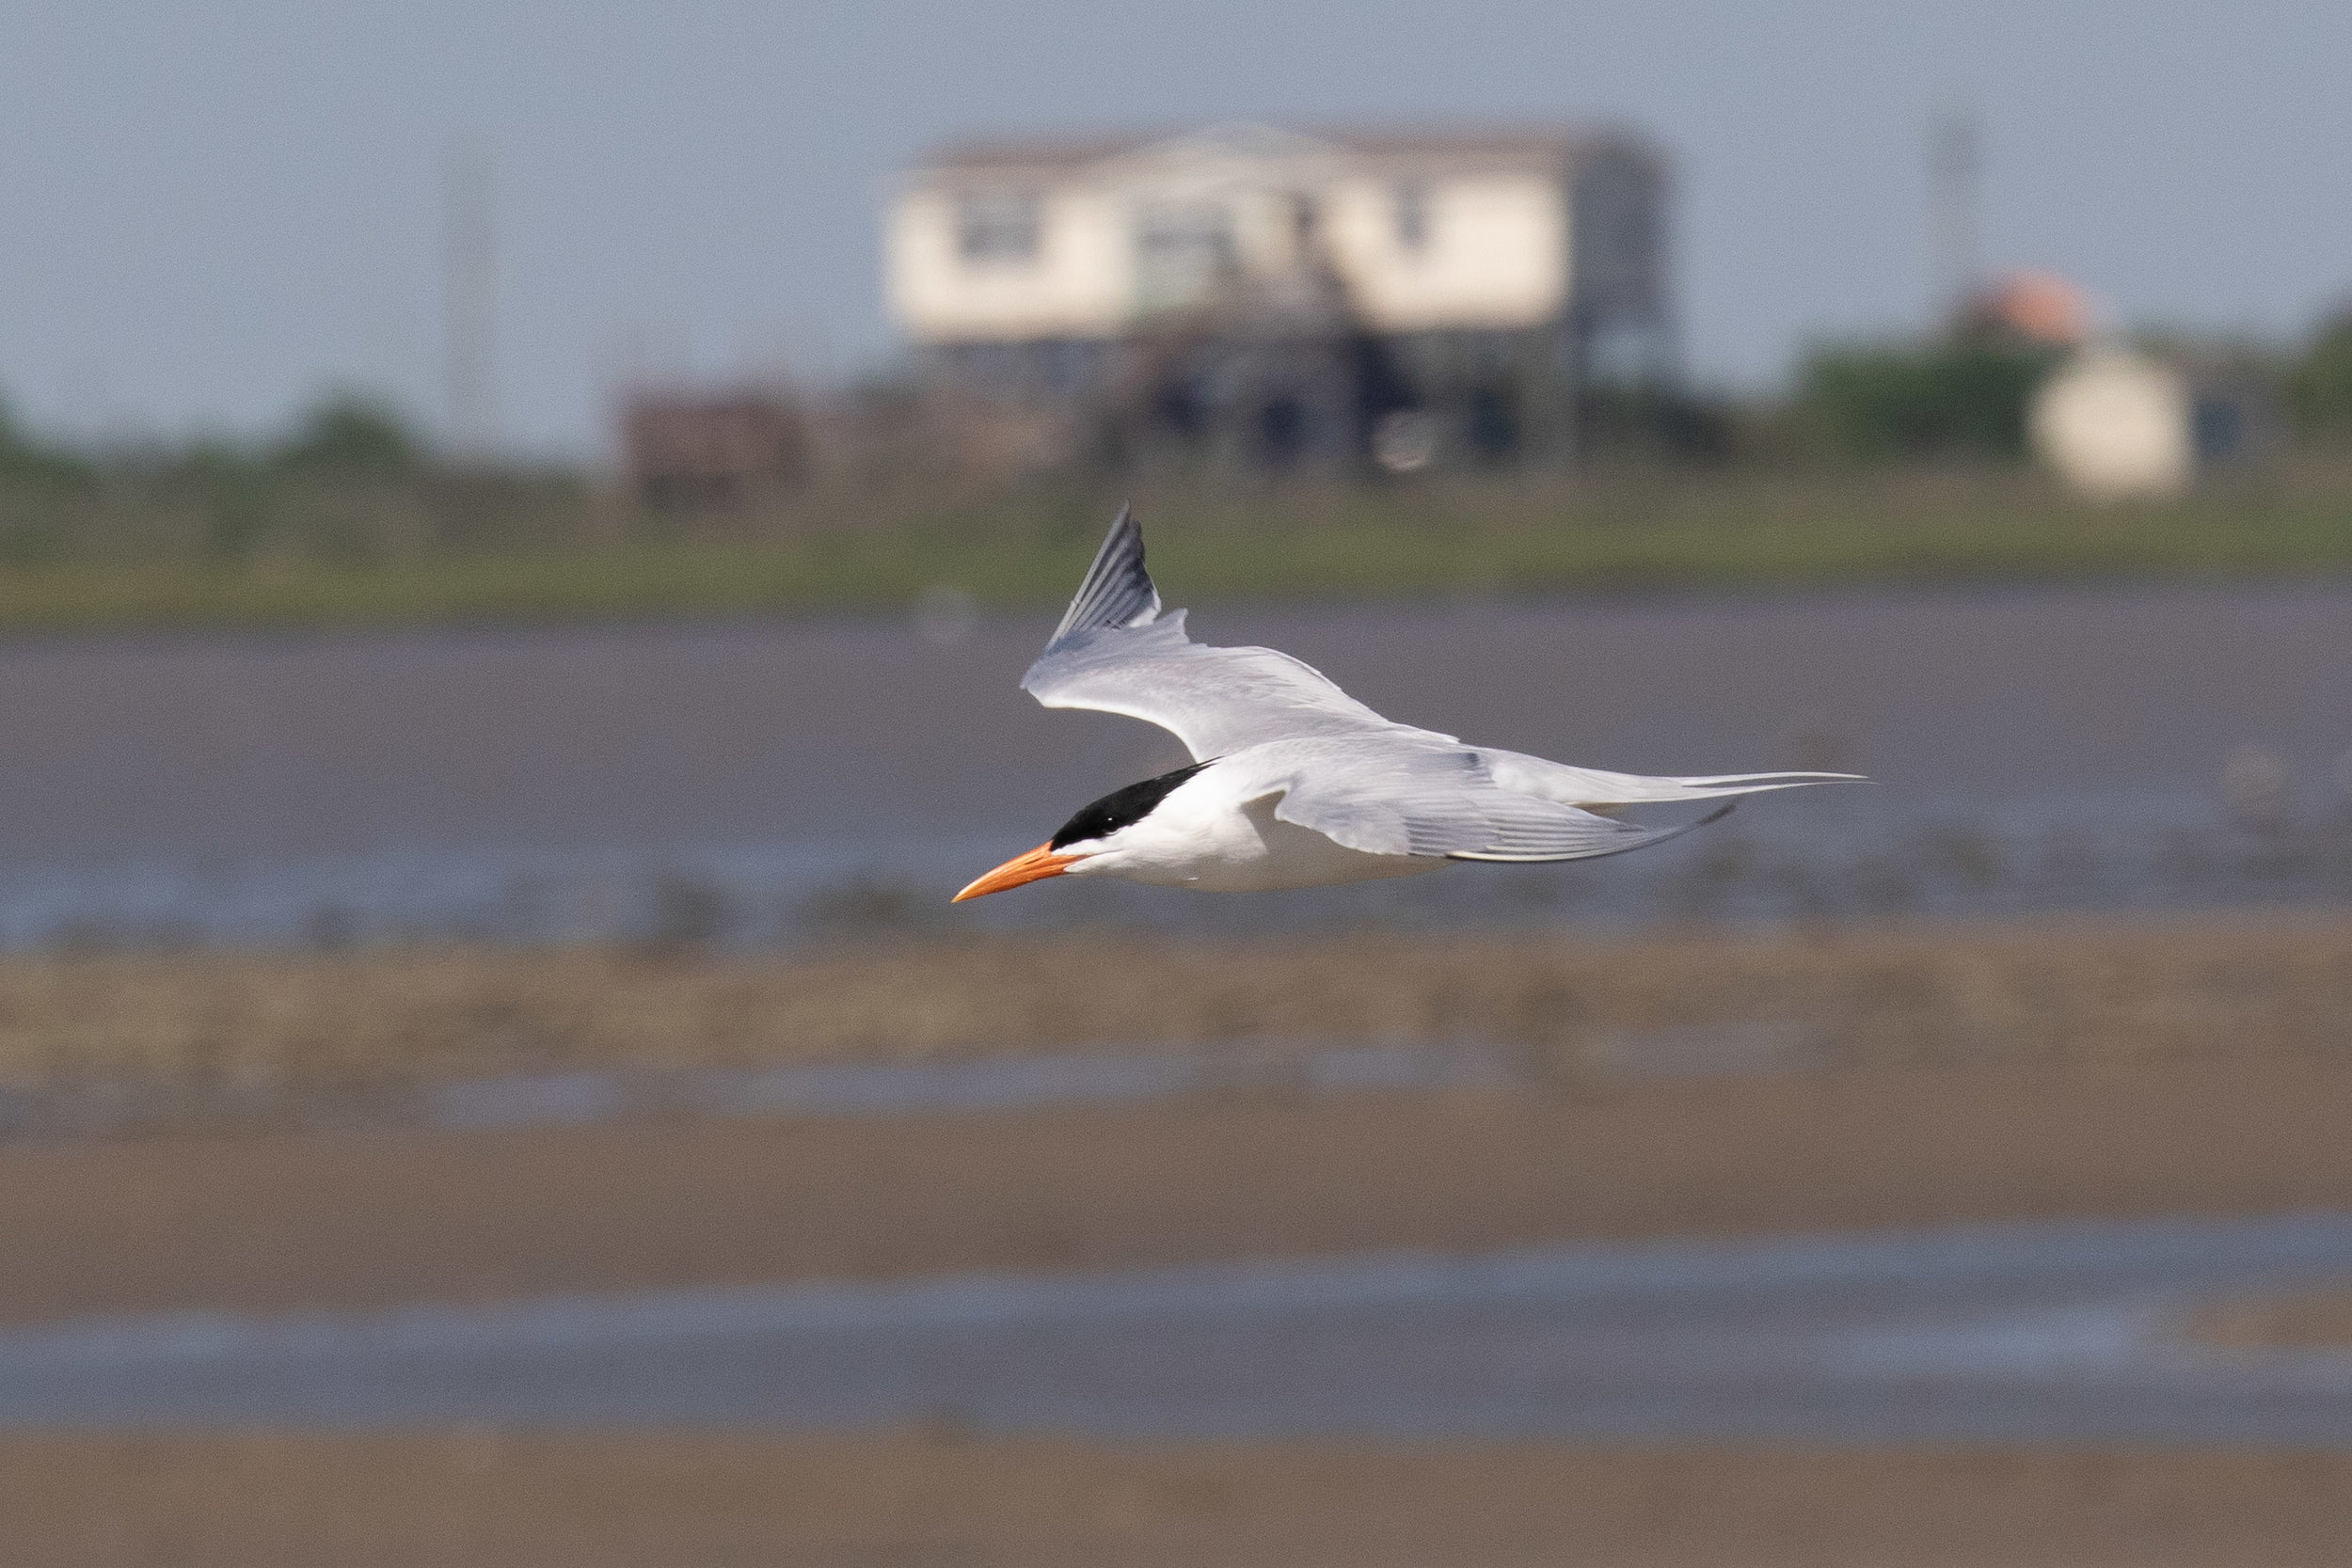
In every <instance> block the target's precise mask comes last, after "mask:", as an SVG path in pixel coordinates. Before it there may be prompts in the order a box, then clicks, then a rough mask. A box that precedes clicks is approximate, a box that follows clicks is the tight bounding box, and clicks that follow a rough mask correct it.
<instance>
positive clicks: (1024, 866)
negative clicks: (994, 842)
mask: <svg viewBox="0 0 2352 1568" xmlns="http://www.w3.org/2000/svg"><path fill="white" fill-rule="evenodd" d="M1085 858H1086V857H1084V856H1083V855H1065V854H1062V853H1060V852H1059V851H1057V850H1056V849H1055V847H1053V846H1052V845H1050V844H1041V845H1039V846H1038V847H1036V848H1034V849H1032V850H1030V851H1029V852H1028V853H1027V854H1025V855H1018V856H1015V857H1014V858H1013V859H1011V860H1009V861H1007V862H1006V863H1004V864H1002V865H1000V866H998V867H997V868H996V869H995V870H993V871H992V872H990V873H989V874H988V875H987V876H985V877H982V878H981V879H979V880H978V881H977V882H974V883H973V884H972V885H971V886H970V887H967V888H965V889H964V890H963V891H962V892H961V893H959V894H957V895H955V896H954V897H953V898H950V899H948V900H947V902H949V903H950V904H961V903H962V902H963V901H964V900H965V899H966V898H977V897H979V896H980V895H982V894H984V893H1002V892H1004V891H1005V889H1007V888H1009V887H1019V886H1020V885H1021V884H1022V883H1024V882H1034V881H1040V880H1042V879H1044V878H1047V877H1058V876H1060V875H1062V873H1064V872H1066V871H1068V870H1069V869H1070V868H1071V867H1072V866H1073V865H1074V864H1076V863H1078V862H1079V861H1081V860H1083V859H1085Z"/></svg>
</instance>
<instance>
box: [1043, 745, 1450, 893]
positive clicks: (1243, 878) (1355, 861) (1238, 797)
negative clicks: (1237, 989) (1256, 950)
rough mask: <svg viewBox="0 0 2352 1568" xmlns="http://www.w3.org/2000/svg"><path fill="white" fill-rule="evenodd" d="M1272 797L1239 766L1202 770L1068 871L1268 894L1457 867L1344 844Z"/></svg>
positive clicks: (1203, 889)
mask: <svg viewBox="0 0 2352 1568" xmlns="http://www.w3.org/2000/svg"><path fill="white" fill-rule="evenodd" d="M1245 796H1254V797H1255V798H1254V799H1245ZM1275 800H1276V797H1274V796H1271V795H1267V794H1264V793H1263V789H1262V786H1260V785H1259V784H1257V782H1256V781H1255V780H1254V779H1253V778H1252V777H1251V776H1250V774H1249V772H1248V770H1247V769H1245V768H1230V769H1229V768H1218V767H1211V768H1205V769H1203V770H1202V771H1201V772H1200V773H1199V774H1197V775H1196V776H1194V777H1193V778H1190V779H1187V780H1186V781H1185V782H1184V784H1180V785H1178V786H1177V787H1176V789H1175V790H1174V791H1172V792H1171V793H1170V794H1169V795H1168V799H1167V800H1163V801H1161V802H1160V803H1159V805H1158V806H1157V807H1156V808H1154V809H1153V810H1152V814H1151V815H1150V816H1146V817H1145V818H1143V820H1142V821H1140V822H1136V823H1134V824H1132V825H1130V826H1128V827H1125V828H1122V829H1120V831H1119V832H1116V833H1113V834H1112V835H1111V836H1110V837H1109V838H1107V839H1105V840H1104V846H1103V848H1102V850H1101V851H1100V852H1098V853H1096V854H1093V855H1089V857H1088V858H1087V859H1086V860H1084V861H1082V862H1080V863H1078V864H1076V865H1073V867H1071V873H1072V875H1073V876H1085V875H1089V874H1091V875H1104V874H1107V875H1110V876H1114V877H1123V878H1125V879H1128V880H1130V881H1136V882H1151V883H1154V884H1156V885H1159V886H1162V887H1188V888H1197V889H1199V890H1200V891H1201V892H1204V893H1270V892H1273V891H1275V890H1277V889H1280V888H1297V887H1323V886H1327V885H1329V884H1331V883H1335V882H1369V881H1376V880H1379V879H1383V878H1388V877H1417V876H1419V875H1421V874H1422V872H1424V871H1436V870H1438V869H1439V868H1440V867H1443V866H1446V865H1449V864H1452V862H1450V861H1446V860H1443V859H1440V858H1436V857H1429V856H1420V855H1370V854H1366V853H1364V852H1363V851H1361V850H1359V849H1349V848H1346V847H1343V846H1341V845H1338V844H1334V843H1332V842H1331V840H1329V839H1327V838H1326V837H1324V836H1323V834H1321V833H1319V832H1315V831H1314V830H1313V829H1311V828H1302V827H1300V826H1298V825H1297V824H1296V823H1293V822H1281V821H1278V820H1276V819H1275V816H1274V807H1275Z"/></svg>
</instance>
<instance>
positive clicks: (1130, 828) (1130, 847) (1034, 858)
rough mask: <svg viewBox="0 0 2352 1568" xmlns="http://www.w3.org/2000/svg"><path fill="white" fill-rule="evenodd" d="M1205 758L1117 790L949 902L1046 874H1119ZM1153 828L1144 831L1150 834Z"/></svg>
mask: <svg viewBox="0 0 2352 1568" xmlns="http://www.w3.org/2000/svg"><path fill="white" fill-rule="evenodd" d="M1207 766H1209V765H1208V764H1207V763H1205V762H1196V763H1194V764H1192V766H1190V767H1189V768H1177V769H1176V770H1175V771H1174V772H1173V773H1163V774H1161V775H1160V776H1159V777H1158V778H1156V779H1146V780H1144V781H1143V782H1142V783H1140V784H1129V785H1128V786H1127V787H1126V788H1124V789H1115V790H1113V791H1111V792H1110V793H1109V794H1108V795H1105V796H1104V797H1103V798H1102V799H1101V800H1097V801H1095V802H1093V803H1092V804H1091V805H1089V806H1085V807H1083V808H1081V809H1080V810H1079V812H1078V814H1077V815H1076V816H1073V817H1072V818H1071V819H1070V820H1069V821H1067V822H1065V823H1063V824H1062V825H1061V831H1060V832H1057V833H1056V834H1055V835H1054V836H1053V837H1052V838H1050V839H1048V840H1046V841H1045V842H1044V843H1043V844H1041V845H1039V846H1038V847H1036V848H1034V849H1032V850H1030V851H1029V852H1028V853H1027V854H1025V855H1016V856H1014V857H1013V858H1012V859H1011V860H1009V861H1007V862H1006V863H1004V864H1002V865H1000V866H998V867H997V868H996V869H995V870H993V871H992V872H990V873H988V875H986V876H985V877H981V878H979V879H977V880H976V881H974V882H973V883H971V885H969V886H968V887H966V888H965V889H964V890H963V891H962V892H961V893H959V894H957V895H955V897H954V898H953V899H952V900H950V902H952V903H957V904H961V903H962V902H963V901H964V900H965V899H966V898H977V897H979V896H980V895H983V894H990V893H1002V892H1004V891H1005V890H1006V889H1007V888H1014V887H1019V886H1020V885H1021V884H1022V883H1024V882H1036V881H1042V880H1043V879H1046V878H1048V877H1068V876H1073V875H1084V874H1087V873H1089V872H1104V871H1109V872H1116V871H1118V870H1119V868H1120V865H1121V863H1123V862H1125V861H1126V860H1127V859H1128V858H1129V857H1130V856H1131V855H1132V853H1133V851H1134V850H1135V849H1136V843H1135V840H1136V836H1137V832H1136V831H1137V830H1138V829H1139V828H1141V827H1142V824H1143V823H1144V822H1145V820H1146V819H1147V818H1149V817H1150V816H1152V812H1154V811H1155V810H1157V809H1158V807H1159V805H1160V802H1162V801H1163V800H1167V799H1168V796H1170V795H1172V794H1174V793H1175V791H1176V786H1177V785H1179V784H1183V783H1184V781H1185V780H1187V779H1189V778H1191V777H1192V776H1193V775H1194V774H1196V773H1198V772H1200V769H1202V768H1206V767H1207ZM1149 831H1150V830H1148V829H1147V830H1145V832H1149Z"/></svg>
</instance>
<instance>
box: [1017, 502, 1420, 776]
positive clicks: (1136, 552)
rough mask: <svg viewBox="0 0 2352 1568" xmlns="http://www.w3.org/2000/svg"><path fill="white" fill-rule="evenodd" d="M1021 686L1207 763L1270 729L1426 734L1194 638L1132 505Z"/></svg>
mask: <svg viewBox="0 0 2352 1568" xmlns="http://www.w3.org/2000/svg"><path fill="white" fill-rule="evenodd" d="M1021 689H1023V690H1025V691H1026V692H1028V693H1029V694H1030V695H1031V696H1033V697H1035V698H1036V699H1037V700H1038V701H1039V702H1041V703H1042V704H1044V705H1046V706H1047V707H1081V708H1094V709H1096V710H1098V711H1100V712H1104V713H1123V714H1125V715H1127V716H1128V717H1129V718H1131V719H1141V720H1143V721H1145V722H1147V723H1152V724H1157V725H1159V726H1160V728H1162V729H1164V730H1167V731H1168V732H1170V733H1171V734H1173V735H1174V736H1176V738H1177V739H1179V740H1182V741H1183V742H1184V746H1185V749H1186V750H1188V751H1190V752H1192V754H1193V757H1194V758H1195V760H1197V761H1202V762H1205V761H1207V760H1208V759H1209V758H1211V757H1216V756H1226V755H1230V754H1231V753H1232V752H1237V751H1240V750H1241V749H1242V748H1243V747H1245V746H1254V745H1256V744H1258V743H1259V742H1261V741H1265V740H1290V739H1298V738H1303V737H1307V736H1327V735H1362V734H1365V733H1367V732H1380V733H1389V734H1397V733H1402V734H1406V735H1422V734H1427V733H1428V732H1425V731H1416V730H1412V729H1410V728H1409V727H1408V726H1406V725H1402V724H1396V723H1392V722H1391V721H1389V720H1386V719H1383V718H1381V717H1380V715H1378V714H1376V713H1375V712H1373V710H1372V709H1370V708H1368V707H1366V706H1365V705H1363V704H1361V703H1359V702H1358V701H1357V700H1356V699H1355V698H1353V697H1351V696H1349V695H1348V694H1347V693H1346V692H1344V691H1342V690H1341V689H1339V688H1338V687H1336V686H1334V685H1332V684H1331V682H1330V681H1329V680H1327V679H1326V678H1325V677H1324V676H1323V674H1322V673H1319V672H1317V671H1315V670H1313V669H1311V668H1310V667H1309V666H1308V665H1305V664H1303V663H1301V662H1299V661H1298V660H1297V659H1295V658H1293V657H1290V655H1288V654H1283V653H1277V652H1275V651H1274V650H1273V649H1272V648H1211V647H1206V646H1203V645H1202V644H1200V643H1199V642H1195V641H1193V640H1192V639H1191V638H1190V637H1189V636H1187V635H1185V632H1184V611H1183V610H1165V611H1164V610H1161V609H1160V595H1159V591H1158V590H1157V589H1155V588H1154V587H1152V577H1151V574H1150V573H1149V572H1146V571H1145V570H1144V566H1143V530H1142V529H1141V528H1140V527H1139V526H1138V525H1137V524H1136V519H1135V514H1134V512H1133V511H1132V510H1130V509H1128V508H1126V507H1121V508H1120V512H1119V518H1118V520H1117V521H1116V522H1114V523H1112V524H1111V531H1110V536H1109V537H1108V538H1106V539H1104V541H1103V547H1102V549H1100V550H1099V551H1097V552H1096V553H1095V557H1094V564H1093V566H1092V567H1090V568H1089V570H1088V572H1087V575H1086V580H1085V581H1084V582H1082V583H1080V584H1079V585H1078V594H1077V597H1075V598H1073V599H1072V600H1071V601H1070V609H1069V610H1067V611H1065V612H1064V613H1063V615H1062V618H1061V625H1060V626H1057V627H1056V628H1055V629H1054V636H1053V639H1052V640H1051V641H1048V642H1047V643H1046V644H1045V652H1044V654H1043V655H1041V657H1039V659H1038V661H1037V662H1036V663H1035V664H1032V665H1030V666H1029V673H1027V674H1025V675H1024V676H1022V677H1021ZM1439 738H1443V739H1447V740H1451V739H1452V738H1453V737H1452V736H1442V737H1439Z"/></svg>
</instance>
